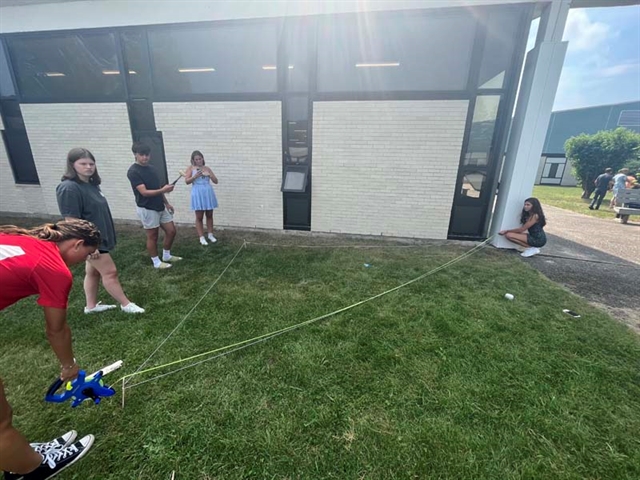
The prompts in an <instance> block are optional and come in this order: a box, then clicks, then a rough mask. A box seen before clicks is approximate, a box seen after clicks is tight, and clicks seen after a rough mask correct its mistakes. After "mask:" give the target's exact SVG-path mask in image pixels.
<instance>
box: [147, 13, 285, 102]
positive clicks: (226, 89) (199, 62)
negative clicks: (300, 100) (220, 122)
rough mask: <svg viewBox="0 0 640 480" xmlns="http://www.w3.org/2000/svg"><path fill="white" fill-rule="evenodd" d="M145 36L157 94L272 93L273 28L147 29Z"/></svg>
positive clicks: (275, 76) (275, 77) (275, 81)
mask: <svg viewBox="0 0 640 480" xmlns="http://www.w3.org/2000/svg"><path fill="white" fill-rule="evenodd" d="M148 36H149V48H150V51H151V63H152V65H153V78H154V85H155V87H156V90H157V91H158V93H160V94H165V95H175V94H178V95H179V94H206V93H259V92H275V91H277V84H278V71H277V68H276V65H277V54H276V46H277V38H276V28H275V24H273V23H269V22H267V23H258V24H243V25H226V26H206V27H193V26H189V27H175V28H168V29H167V28H164V29H151V30H149V33H148Z"/></svg>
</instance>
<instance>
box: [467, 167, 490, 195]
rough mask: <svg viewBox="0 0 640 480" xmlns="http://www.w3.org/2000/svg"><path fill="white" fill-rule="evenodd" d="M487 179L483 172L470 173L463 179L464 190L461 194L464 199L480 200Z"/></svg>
mask: <svg viewBox="0 0 640 480" xmlns="http://www.w3.org/2000/svg"><path fill="white" fill-rule="evenodd" d="M486 179H487V176H486V174H484V173H483V172H469V173H467V174H465V176H464V177H463V178H462V190H461V191H460V193H461V194H462V195H463V196H464V197H471V198H480V194H481V193H482V187H483V186H484V182H485V180H486Z"/></svg>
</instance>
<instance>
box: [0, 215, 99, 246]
mask: <svg viewBox="0 0 640 480" xmlns="http://www.w3.org/2000/svg"><path fill="white" fill-rule="evenodd" d="M0 233H4V234H6V235H28V236H29V237H35V238H39V239H40V240H46V241H47V242H55V243H60V242H64V241H65V240H82V241H83V242H84V244H85V245H86V246H88V247H97V246H99V245H100V231H99V230H98V227H96V226H95V225H94V224H93V223H91V222H88V221H87V220H80V219H77V218H74V219H72V220H63V221H60V222H57V223H45V224H44V225H40V226H39V227H34V228H30V229H27V228H22V227H16V226H15V225H0Z"/></svg>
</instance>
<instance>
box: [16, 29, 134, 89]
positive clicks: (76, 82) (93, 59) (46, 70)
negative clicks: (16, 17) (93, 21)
mask: <svg viewBox="0 0 640 480" xmlns="http://www.w3.org/2000/svg"><path fill="white" fill-rule="evenodd" d="M9 49H10V50H11V55H12V57H13V60H14V68H15V70H16V77H17V79H18V86H19V88H20V93H21V94H22V95H23V96H24V97H26V98H47V99H60V98H64V99H72V98H91V97H94V98H95V97H106V98H123V97H124V81H123V76H122V74H121V73H122V68H121V66H120V65H119V64H118V56H117V54H116V44H115V38H114V36H113V34H110V33H104V34H103V33H100V34H95V33H91V34H82V35H80V34H63V35H53V36H48V37H46V38H43V37H34V38H13V39H10V40H9Z"/></svg>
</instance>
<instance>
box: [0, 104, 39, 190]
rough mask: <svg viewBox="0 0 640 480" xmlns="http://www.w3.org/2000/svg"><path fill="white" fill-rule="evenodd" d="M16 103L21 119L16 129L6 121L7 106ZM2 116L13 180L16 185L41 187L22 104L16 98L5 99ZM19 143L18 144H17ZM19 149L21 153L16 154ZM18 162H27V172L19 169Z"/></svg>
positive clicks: (4, 141)
mask: <svg viewBox="0 0 640 480" xmlns="http://www.w3.org/2000/svg"><path fill="white" fill-rule="evenodd" d="M9 102H11V103H14V102H15V112H14V113H15V114H16V115H14V116H17V117H19V118H20V123H21V125H20V126H19V127H18V128H15V127H14V126H13V125H12V123H13V122H9V121H7V120H6V118H7V114H6V106H7V103H9ZM0 116H1V117H2V123H3V125H4V130H2V142H3V145H4V149H5V152H6V153H7V158H8V159H9V166H10V167H11V173H12V174H13V180H14V183H15V184H16V185H40V177H39V176H38V169H37V168H36V164H35V160H34V158H33V151H32V150H31V144H30V143H29V136H28V134H27V130H26V128H25V126H24V121H23V120H22V111H21V109H20V103H19V102H18V101H17V100H16V99H14V98H3V99H2V100H0ZM16 142H18V143H16ZM16 149H19V150H20V151H19V152H16ZM17 162H26V163H27V164H28V167H27V170H30V171H31V172H29V171H27V172H24V169H20V168H18V167H17ZM19 172H23V173H24V174H25V175H26V176H25V177H22V176H21V174H20V173H19Z"/></svg>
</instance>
